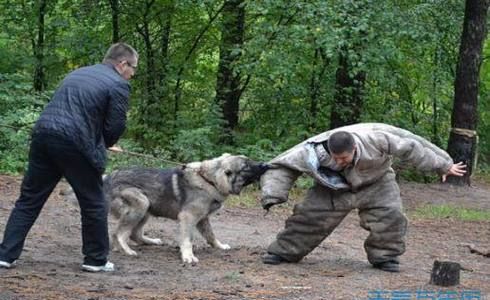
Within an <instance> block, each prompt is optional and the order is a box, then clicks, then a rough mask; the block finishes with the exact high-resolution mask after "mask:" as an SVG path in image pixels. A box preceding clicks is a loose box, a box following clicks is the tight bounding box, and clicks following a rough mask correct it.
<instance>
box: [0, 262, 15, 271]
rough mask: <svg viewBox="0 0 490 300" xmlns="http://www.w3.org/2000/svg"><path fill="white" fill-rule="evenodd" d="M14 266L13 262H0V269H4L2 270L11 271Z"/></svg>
mask: <svg viewBox="0 0 490 300" xmlns="http://www.w3.org/2000/svg"><path fill="white" fill-rule="evenodd" d="M14 264H15V261H14V262H11V263H9V262H6V261H3V260H0V268H4V269H11V268H13V267H14Z"/></svg>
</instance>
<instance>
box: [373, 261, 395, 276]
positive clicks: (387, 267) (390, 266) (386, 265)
mask: <svg viewBox="0 0 490 300" xmlns="http://www.w3.org/2000/svg"><path fill="white" fill-rule="evenodd" d="M373 267H374V268H376V269H380V270H382V271H386V272H393V273H398V272H400V264H399V263H397V262H392V261H385V262H382V263H376V264H373Z"/></svg>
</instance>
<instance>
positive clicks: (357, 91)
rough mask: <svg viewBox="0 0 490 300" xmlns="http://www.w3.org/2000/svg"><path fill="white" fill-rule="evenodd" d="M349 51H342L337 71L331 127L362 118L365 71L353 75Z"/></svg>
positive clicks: (354, 121)
mask: <svg viewBox="0 0 490 300" xmlns="http://www.w3.org/2000/svg"><path fill="white" fill-rule="evenodd" d="M350 65H351V64H350V62H349V61H348V58H347V51H345V50H344V51H341V53H340V55H339V66H338V68H337V72H336V81H335V100H334V103H333V105H332V108H331V111H330V128H331V129H333V128H337V127H340V126H344V125H349V124H354V123H358V122H359V121H360V120H361V113H362V106H363V95H362V92H363V90H364V82H365V80H366V74H365V72H362V71H360V72H358V73H356V74H354V76H351V75H350V73H352V70H351V68H350Z"/></svg>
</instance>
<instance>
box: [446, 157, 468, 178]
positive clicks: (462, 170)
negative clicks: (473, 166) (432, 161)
mask: <svg viewBox="0 0 490 300" xmlns="http://www.w3.org/2000/svg"><path fill="white" fill-rule="evenodd" d="M464 174H466V165H463V162H462V161H460V162H459V163H457V164H453V165H452V166H451V168H450V169H449V171H447V173H446V174H444V175H442V182H446V177H447V176H448V175H453V176H458V177H461V176H463V175H464Z"/></svg>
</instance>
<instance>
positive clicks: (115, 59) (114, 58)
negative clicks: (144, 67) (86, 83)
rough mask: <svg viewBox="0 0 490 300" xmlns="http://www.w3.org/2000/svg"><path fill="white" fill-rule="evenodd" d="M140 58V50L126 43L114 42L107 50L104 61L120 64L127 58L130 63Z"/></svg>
mask: <svg viewBox="0 0 490 300" xmlns="http://www.w3.org/2000/svg"><path fill="white" fill-rule="evenodd" d="M135 59H138V52H136V50H134V48H133V47H131V46H130V45H128V44H126V43H115V44H112V45H111V46H110V47H109V49H108V50H107V52H106V54H105V56H104V60H103V61H102V62H103V63H110V64H118V63H119V62H121V61H123V60H126V61H130V63H134V60H135Z"/></svg>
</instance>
